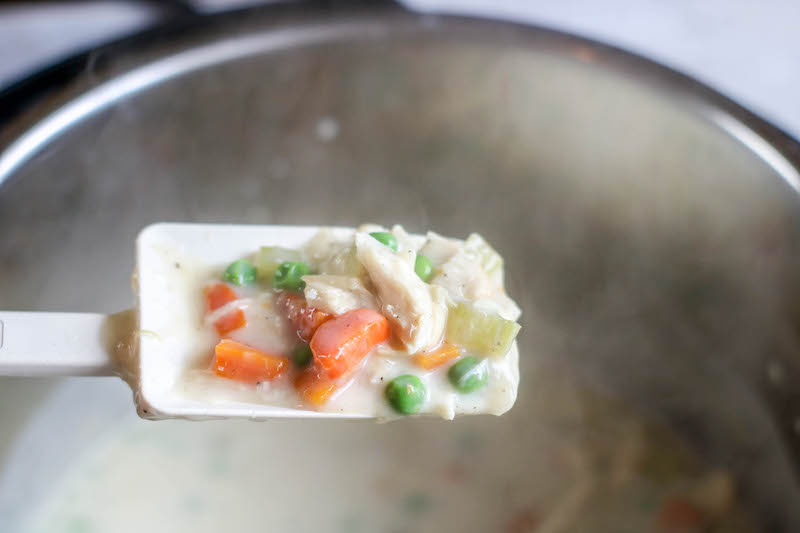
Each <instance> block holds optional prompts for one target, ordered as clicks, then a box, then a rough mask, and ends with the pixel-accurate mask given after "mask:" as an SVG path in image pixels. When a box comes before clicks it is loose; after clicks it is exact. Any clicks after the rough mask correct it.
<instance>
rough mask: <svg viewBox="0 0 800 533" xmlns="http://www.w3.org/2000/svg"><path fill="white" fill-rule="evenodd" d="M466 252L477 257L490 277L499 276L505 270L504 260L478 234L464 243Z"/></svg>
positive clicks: (472, 235)
mask: <svg viewBox="0 0 800 533" xmlns="http://www.w3.org/2000/svg"><path fill="white" fill-rule="evenodd" d="M464 251H466V252H467V253H469V254H470V255H472V256H473V257H475V259H476V260H477V261H478V262H479V263H480V265H481V267H483V271H484V272H486V273H487V274H489V275H490V276H493V275H496V274H499V273H501V272H502V269H503V258H502V257H500V254H498V253H497V251H496V250H495V249H494V248H492V247H491V246H490V245H489V243H488V242H486V241H485V240H484V239H483V237H481V236H480V235H478V234H477V233H473V234H471V235H470V236H469V237H467V240H466V241H464Z"/></svg>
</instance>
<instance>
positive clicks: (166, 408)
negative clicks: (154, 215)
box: [0, 223, 364, 419]
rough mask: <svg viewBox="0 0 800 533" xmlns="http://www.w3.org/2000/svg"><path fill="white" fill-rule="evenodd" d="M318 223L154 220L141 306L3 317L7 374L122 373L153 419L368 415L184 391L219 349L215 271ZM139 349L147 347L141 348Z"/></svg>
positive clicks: (147, 233)
mask: <svg viewBox="0 0 800 533" xmlns="http://www.w3.org/2000/svg"><path fill="white" fill-rule="evenodd" d="M318 230H319V228H318V227H315V226H245V225H207V224H168V223H163V224H154V225H151V226H148V227H147V228H145V229H144V230H142V232H141V233H140V234H139V237H138V238H137V241H136V246H137V267H136V272H137V278H138V308H137V310H136V311H126V312H123V313H119V314H116V315H102V314H93V313H27V312H14V311H0V375H11V376H113V375H118V376H120V377H122V378H123V379H125V380H126V381H127V382H128V383H129V384H130V385H131V388H132V389H133V392H134V399H135V402H136V405H137V408H138V411H139V414H140V415H141V416H143V417H145V418H173V417H181V418H193V419H202V418H236V417H247V418H250V419H267V418H300V417H302V418H309V417H314V418H364V416H363V415H352V414H341V413H339V414H337V413H320V412H315V411H306V410H302V409H291V408H286V407H276V406H270V405H264V404H261V403H248V402H243V401H236V400H230V399H223V400H220V399H212V398H209V399H208V401H204V400H202V399H198V398H197V396H196V395H192V396H187V395H185V394H183V393H182V392H181V388H180V387H179V386H177V385H178V383H179V380H180V378H181V376H183V375H184V372H185V371H186V369H187V367H189V366H191V365H192V364H193V362H195V361H197V358H198V356H201V355H202V354H203V352H204V351H205V353H208V351H209V350H210V347H209V346H208V345H205V344H204V343H207V342H208V338H207V335H205V334H204V331H203V330H202V327H201V325H200V323H201V322H200V318H199V317H200V316H201V314H202V311H198V310H199V309H202V308H201V307H200V306H199V304H198V302H199V298H200V297H201V296H200V293H199V286H200V285H199V283H201V282H202V277H203V276H204V275H205V273H207V270H206V269H210V268H212V267H214V266H217V267H218V266H219V265H225V264H227V263H230V262H231V261H234V260H236V259H239V258H241V257H244V256H247V255H249V254H251V253H253V251H255V250H257V249H258V248H259V247H260V246H265V245H270V246H282V247H285V248H298V247H300V246H302V245H303V244H305V242H306V241H307V240H308V239H310V238H311V237H312V236H313V235H314V234H315V233H316V232H317V231H318ZM137 345H138V347H137Z"/></svg>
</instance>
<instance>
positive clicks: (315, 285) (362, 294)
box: [303, 275, 380, 315]
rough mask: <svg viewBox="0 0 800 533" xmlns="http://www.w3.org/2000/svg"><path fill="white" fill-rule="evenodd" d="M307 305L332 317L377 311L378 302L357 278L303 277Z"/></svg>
mask: <svg viewBox="0 0 800 533" xmlns="http://www.w3.org/2000/svg"><path fill="white" fill-rule="evenodd" d="M303 281H305V282H306V288H305V296H306V300H307V301H308V304H309V305H310V306H311V307H315V308H317V309H319V310H321V311H324V312H326V313H330V314H332V315H341V314H343V313H346V312H347V311H352V310H353V309H361V308H364V307H367V308H369V309H374V310H376V311H378V310H379V309H380V308H379V306H378V302H377V301H376V300H375V297H374V296H373V295H372V293H370V292H369V290H367V288H366V287H365V286H364V284H363V283H362V282H361V280H360V279H359V278H356V277H353V276H329V275H321V276H304V277H303Z"/></svg>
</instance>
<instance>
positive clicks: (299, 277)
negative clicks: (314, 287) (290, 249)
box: [272, 261, 311, 291]
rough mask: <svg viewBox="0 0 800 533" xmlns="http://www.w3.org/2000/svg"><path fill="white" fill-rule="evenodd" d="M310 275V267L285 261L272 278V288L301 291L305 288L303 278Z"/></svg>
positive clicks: (301, 263) (296, 262) (297, 262)
mask: <svg viewBox="0 0 800 533" xmlns="http://www.w3.org/2000/svg"><path fill="white" fill-rule="evenodd" d="M306 274H311V267H309V266H308V265H307V264H305V263H303V262H302V261H286V262H285V263H281V266H279V267H278V269H277V270H276V271H275V274H274V275H273V276H272V286H273V287H275V288H276V289H286V290H290V291H302V290H303V289H305V287H306V282H305V281H303V276H305V275H306Z"/></svg>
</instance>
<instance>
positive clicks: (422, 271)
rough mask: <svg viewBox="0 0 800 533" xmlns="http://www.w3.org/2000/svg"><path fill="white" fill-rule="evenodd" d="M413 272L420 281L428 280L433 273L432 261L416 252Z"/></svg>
mask: <svg viewBox="0 0 800 533" xmlns="http://www.w3.org/2000/svg"><path fill="white" fill-rule="evenodd" d="M414 272H416V273H417V276H419V279H421V280H422V281H428V280H429V279H431V274H433V263H432V262H431V260H430V259H428V258H427V257H425V256H424V255H419V254H417V260H416V261H414Z"/></svg>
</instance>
